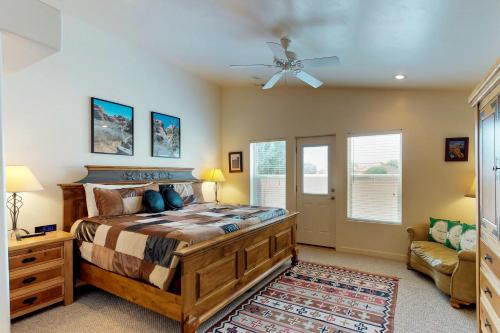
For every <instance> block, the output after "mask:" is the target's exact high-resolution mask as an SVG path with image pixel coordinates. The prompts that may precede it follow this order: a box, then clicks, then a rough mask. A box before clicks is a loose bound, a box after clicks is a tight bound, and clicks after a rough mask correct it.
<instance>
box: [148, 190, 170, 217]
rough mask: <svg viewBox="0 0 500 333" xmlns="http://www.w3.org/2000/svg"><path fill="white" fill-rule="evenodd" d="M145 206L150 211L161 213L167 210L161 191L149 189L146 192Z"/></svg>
mask: <svg viewBox="0 0 500 333" xmlns="http://www.w3.org/2000/svg"><path fill="white" fill-rule="evenodd" d="M144 206H146V209H147V210H148V211H149V212H150V213H160V212H164V211H165V202H164V201H163V196H162V195H161V193H160V192H157V191H153V190H147V191H146V192H144Z"/></svg>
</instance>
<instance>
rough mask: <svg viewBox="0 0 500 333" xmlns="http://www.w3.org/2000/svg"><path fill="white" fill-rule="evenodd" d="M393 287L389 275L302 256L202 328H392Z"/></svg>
mask: <svg viewBox="0 0 500 333" xmlns="http://www.w3.org/2000/svg"><path fill="white" fill-rule="evenodd" d="M397 291H398V279H397V278H394V277H387V276H382V275H376V274H371V273H365V272H360V271H354V270H351V269H347V268H340V267H336V266H327V265H320V264H313V263H309V262H303V261H302V262H299V263H298V264H297V265H295V266H292V267H290V268H289V269H288V270H286V271H285V272H283V273H282V274H280V275H279V276H278V277H277V278H276V279H274V280H273V281H271V282H270V283H269V284H268V285H267V286H265V287H264V288H262V289H261V290H259V291H258V292H256V293H255V294H254V295H253V296H251V297H250V298H249V299H247V300H246V301H245V302H243V303H242V304H241V305H239V306H238V307H237V308H236V309H235V310H234V311H233V312H231V313H230V314H229V315H228V316H226V317H225V318H223V319H222V320H221V321H219V322H218V323H217V324H215V325H214V326H212V327H211V328H210V329H209V330H208V331H207V332H210V333H243V332H252V333H254V332H255V333H261V332H262V333H299V332H300V333H309V332H318V333H348V332H349V333H350V332H363V333H388V332H393V331H394V312H395V308H396V296H397Z"/></svg>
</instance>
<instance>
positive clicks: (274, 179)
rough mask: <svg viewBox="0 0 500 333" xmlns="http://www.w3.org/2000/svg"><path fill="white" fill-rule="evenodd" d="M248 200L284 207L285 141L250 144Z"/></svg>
mask: <svg viewBox="0 0 500 333" xmlns="http://www.w3.org/2000/svg"><path fill="white" fill-rule="evenodd" d="M250 202H251V204H252V205H256V206H267V207H282V208H286V142H285V141H265V142H255V143H251V144H250Z"/></svg>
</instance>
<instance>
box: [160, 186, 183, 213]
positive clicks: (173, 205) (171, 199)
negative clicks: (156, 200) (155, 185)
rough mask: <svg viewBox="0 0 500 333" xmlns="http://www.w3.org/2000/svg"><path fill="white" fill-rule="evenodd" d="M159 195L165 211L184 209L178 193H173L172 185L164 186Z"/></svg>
mask: <svg viewBox="0 0 500 333" xmlns="http://www.w3.org/2000/svg"><path fill="white" fill-rule="evenodd" d="M161 195H162V196H163V202H164V203H165V207H166V208H167V209H172V210H175V209H181V208H182V207H184V202H183V201H182V198H181V196H180V195H179V193H177V192H175V190H174V186H173V185H167V186H164V187H163V188H162V192H161Z"/></svg>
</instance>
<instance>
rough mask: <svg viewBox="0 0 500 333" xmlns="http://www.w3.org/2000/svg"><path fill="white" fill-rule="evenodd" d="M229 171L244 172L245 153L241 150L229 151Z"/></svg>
mask: <svg viewBox="0 0 500 333" xmlns="http://www.w3.org/2000/svg"><path fill="white" fill-rule="evenodd" d="M229 172H243V153H242V152H241V151H233V152H231V153H229Z"/></svg>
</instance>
